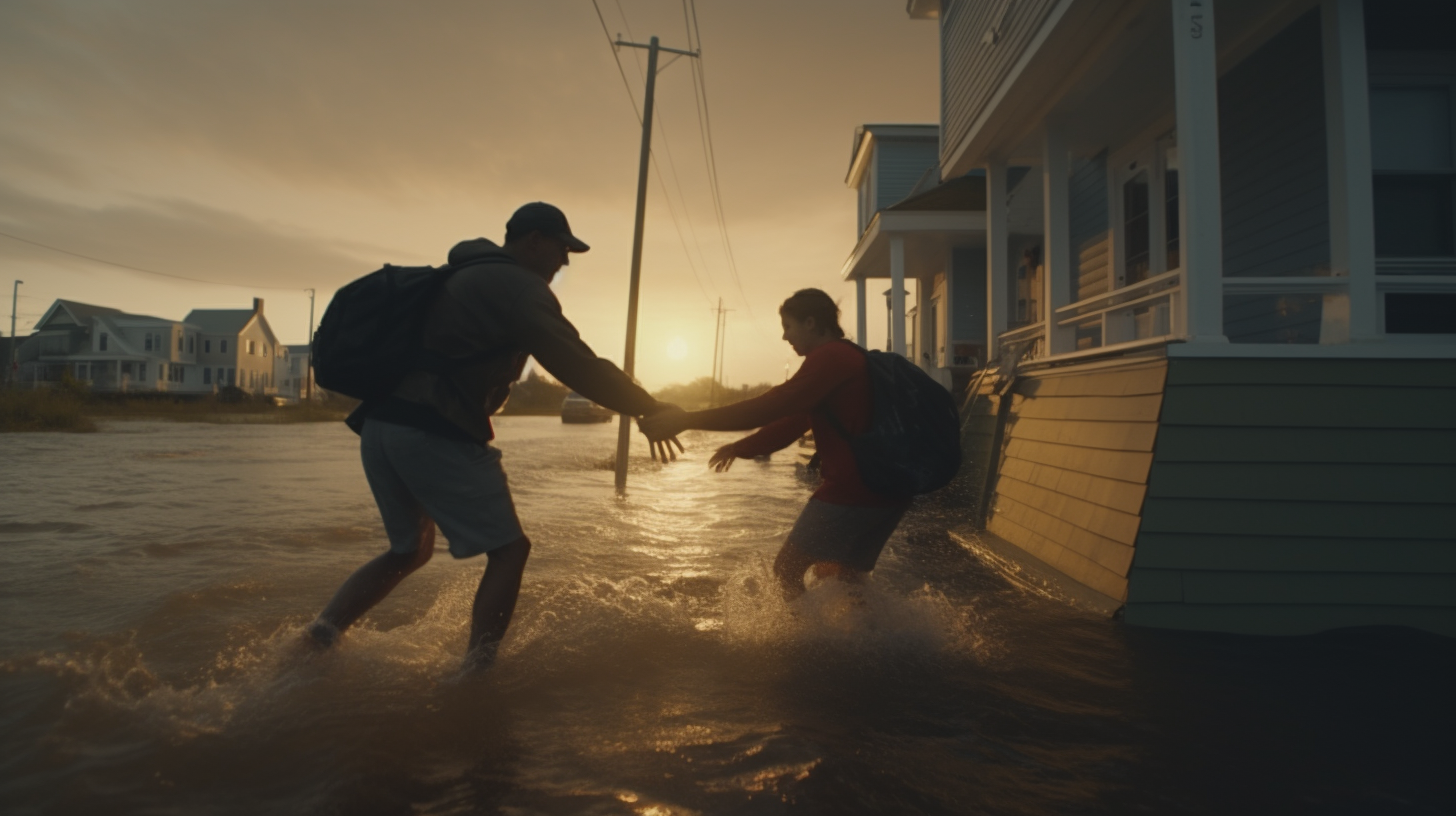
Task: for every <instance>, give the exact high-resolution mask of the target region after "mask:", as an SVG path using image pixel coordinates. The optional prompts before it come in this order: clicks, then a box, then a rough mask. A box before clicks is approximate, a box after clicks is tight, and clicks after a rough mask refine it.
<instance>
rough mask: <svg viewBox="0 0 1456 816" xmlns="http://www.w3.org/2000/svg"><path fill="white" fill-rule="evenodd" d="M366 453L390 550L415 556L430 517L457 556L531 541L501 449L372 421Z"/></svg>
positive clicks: (363, 455) (368, 423) (364, 447)
mask: <svg viewBox="0 0 1456 816" xmlns="http://www.w3.org/2000/svg"><path fill="white" fill-rule="evenodd" d="M359 451H360V457H361V458H362V459H363V460H364V475H365V476H366V477H367V478H368V479H369V489H370V490H372V491H374V501H375V502H376V503H377V504H378V505H379V514H380V515H381V516H383V517H384V529H385V532H387V533H388V534H389V550H390V552H396V553H412V552H414V551H415V550H416V549H417V548H418V547H419V530H420V522H421V520H422V519H423V518H424V517H426V516H428V517H429V518H432V519H434V520H435V524H436V525H438V526H439V528H440V532H441V533H443V534H444V536H445V540H447V541H449V542H450V554H451V555H453V556H455V557H456V558H469V557H470V556H472V555H480V554H481V553H485V552H490V551H491V550H494V549H496V548H498V547H503V546H505V545H507V544H510V543H512V542H514V541H516V540H518V539H520V538H521V537H522V536H524V535H525V533H523V532H522V531H521V522H520V520H519V519H517V518H516V506H515V504H514V503H513V502H512V501H511V491H510V488H509V487H508V486H507V485H506V473H505V471H504V470H502V469H501V454H500V451H498V450H496V449H495V448H493V447H491V446H489V445H479V444H475V443H473V442H462V441H458V440H454V439H447V438H445V437H443V436H440V435H438V434H432V433H429V432H427V431H422V430H419V429H418V428H410V427H406V426H404V425H394V424H392V423H388V422H380V421H379V420H377V419H371V420H368V421H366V422H365V423H364V433H363V434H362V439H361V441H360V445H359Z"/></svg>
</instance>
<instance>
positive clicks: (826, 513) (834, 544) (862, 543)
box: [785, 499, 906, 572]
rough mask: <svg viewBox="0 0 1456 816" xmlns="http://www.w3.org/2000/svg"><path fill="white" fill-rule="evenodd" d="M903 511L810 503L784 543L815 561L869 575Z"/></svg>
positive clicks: (894, 508) (818, 502)
mask: <svg viewBox="0 0 1456 816" xmlns="http://www.w3.org/2000/svg"><path fill="white" fill-rule="evenodd" d="M905 510H906V508H905V507H854V506H851V505H847V504H830V503H828V502H823V501H820V500H818V499H810V500H809V503H808V504H807V505H805V506H804V511H803V512H802V513H800V514H799V520H798V521H796V522H794V529H792V530H790V531H789V538H788V540H787V541H786V542H785V544H786V545H787V546H792V547H793V548H794V549H795V550H798V551H799V552H800V553H803V554H804V555H806V556H808V557H810V558H812V559H814V560H815V561H833V562H835V563H839V564H843V565H845V566H847V567H849V568H851V569H856V570H859V571H861V572H869V571H870V570H872V569H874V568H875V561H877V560H879V557H880V551H881V550H883V549H884V548H885V542H886V541H889V540H890V534H891V533H893V532H895V527H896V526H897V525H899V523H900V518H901V517H902V516H904V515H905Z"/></svg>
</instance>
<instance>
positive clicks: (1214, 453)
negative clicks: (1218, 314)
mask: <svg viewBox="0 0 1456 816" xmlns="http://www.w3.org/2000/svg"><path fill="white" fill-rule="evenodd" d="M1158 462H1159V463H1172V462H1249V463H1261V462H1291V463H1322V462H1329V463H1337V462H1345V463H1350V464H1366V463H1369V464H1412V465H1456V431H1443V430H1428V429H1407V428H1239V427H1235V428H1220V427H1215V426H1189V425H1183V426H1179V425H1164V426H1162V427H1161V428H1159V429H1158Z"/></svg>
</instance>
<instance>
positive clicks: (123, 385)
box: [18, 300, 210, 393]
mask: <svg viewBox="0 0 1456 816" xmlns="http://www.w3.org/2000/svg"><path fill="white" fill-rule="evenodd" d="M196 355H197V327H196V326H192V325H189V324H188V323H187V322H186V321H176V320H168V319H166V318H161V317H153V316H150V315H138V314H130V313H127V312H123V311H121V310H120V309H112V308H109V307H106V306H96V305H93V304H89V303H80V302H78V301H73V300H57V301H56V302H55V303H53V304H51V307H50V308H49V309H47V310H46V312H45V314H44V315H42V316H41V319H40V320H39V321H38V322H37V323H36V328H35V331H34V332H32V333H31V335H30V336H29V337H27V338H26V339H25V340H24V341H23V342H22V343H21V345H20V349H19V355H18V357H19V361H20V370H19V372H18V375H19V376H18V379H19V382H20V383H31V384H36V385H41V384H49V383H55V382H59V381H60V380H62V379H63V378H64V377H67V376H69V377H71V378H74V379H76V380H78V381H80V382H83V383H87V384H89V385H90V386H91V388H92V389H94V390H96V391H168V392H177V393H203V392H205V391H208V390H210V389H209V388H207V387H205V386H204V384H203V383H202V382H201V378H200V376H199V375H198V373H197V371H196V370H195V368H194V363H195V362H196Z"/></svg>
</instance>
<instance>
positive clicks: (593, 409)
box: [561, 391, 612, 423]
mask: <svg viewBox="0 0 1456 816" xmlns="http://www.w3.org/2000/svg"><path fill="white" fill-rule="evenodd" d="M561 421H562V422H573V423H575V422H611V421H612V412H611V411H609V410H607V409H606V408H603V407H602V406H600V405H597V404H596V403H595V402H592V401H591V400H589V399H587V398H586V397H583V396H582V395H580V394H578V393H576V392H575V391H572V392H571V393H569V394H567V395H566V399H564V400H562V401H561Z"/></svg>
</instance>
